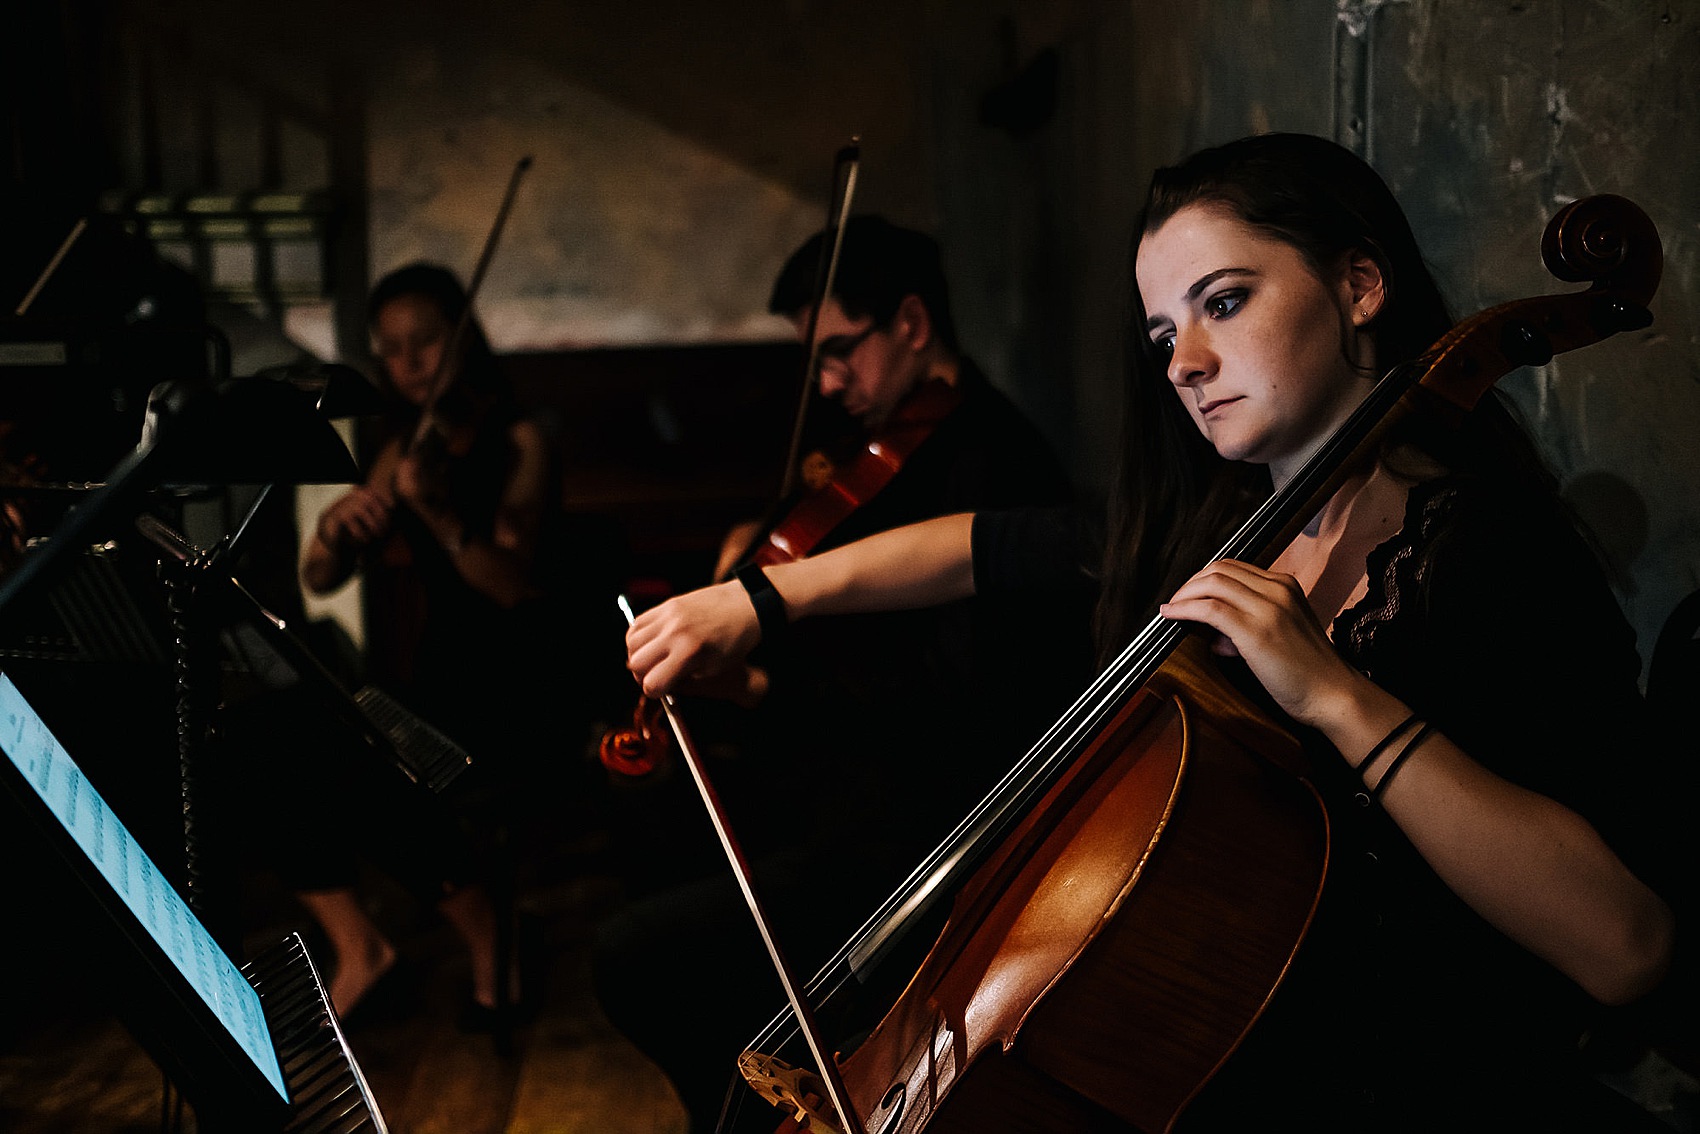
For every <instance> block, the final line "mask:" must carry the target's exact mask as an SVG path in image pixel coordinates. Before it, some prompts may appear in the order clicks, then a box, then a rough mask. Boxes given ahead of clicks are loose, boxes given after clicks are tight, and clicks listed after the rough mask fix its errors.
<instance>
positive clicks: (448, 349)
mask: <svg viewBox="0 0 1700 1134" xmlns="http://www.w3.org/2000/svg"><path fill="white" fill-rule="evenodd" d="M530 168H531V155H530V154H527V155H526V156H524V157H522V158H520V159H519V161H518V162H516V163H515V164H514V171H513V173H512V174H510V175H509V177H508V188H507V192H506V193H504V194H503V195H502V204H501V207H500V208H498V209H497V210H496V219H495V221H494V222H493V223H492V224H491V226H490V234H489V235H488V236H487V237H485V238H484V250H483V251H482V252H480V253H479V255H478V263H477V265H476V266H474V268H473V269H472V278H471V279H470V280H469V281H468V282H467V285H466V307H465V308H464V309H463V310H462V311H461V313H460V319H459V320H458V321H457V322H456V323H455V327H454V332H453V333H452V334H451V335H450V336H449V341H448V343H447V344H446V345H445V346H444V348H443V355H442V357H441V358H439V359H438V360H437V372H436V373H435V374H434V375H432V376H431V393H430V395H429V396H428V397H427V398H426V399H425V410H424V412H423V413H421V414H420V415H419V425H418V426H417V427H416V428H415V429H414V431H413V440H412V441H411V442H410V443H409V444H408V449H409V451H411V450H413V449H416V448H418V447H419V443H420V442H421V441H423V440H424V439H425V434H426V433H427V432H429V431H430V429H431V411H432V410H434V409H435V408H436V406H437V399H438V398H440V397H441V396H442V394H443V388H444V387H445V386H446V385H448V376H449V375H450V374H451V373H453V370H454V362H453V360H454V359H456V358H457V357H458V356H459V354H460V344H461V340H462V339H463V338H464V337H465V335H466V327H467V324H468V323H470V322H471V321H472V303H473V300H475V299H477V298H478V289H479V288H480V287H481V286H483V283H484V273H485V271H486V270H488V268H489V267H490V260H491V258H492V257H494V256H495V254H496V241H497V240H499V239H500V238H501V235H502V228H503V227H504V226H505V225H506V224H507V223H508V212H509V211H510V210H511V209H512V208H513V204H514V194H515V193H517V192H519V179H520V178H521V177H522V176H523V175H524V174H525V171H526V170H528V169H530Z"/></svg>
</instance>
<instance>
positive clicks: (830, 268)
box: [779, 134, 862, 502]
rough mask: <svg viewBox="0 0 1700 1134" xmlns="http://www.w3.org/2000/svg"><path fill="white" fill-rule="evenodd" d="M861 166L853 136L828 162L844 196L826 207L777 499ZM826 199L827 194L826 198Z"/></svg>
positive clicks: (792, 471) (784, 485) (791, 483)
mask: <svg viewBox="0 0 1700 1134" xmlns="http://www.w3.org/2000/svg"><path fill="white" fill-rule="evenodd" d="M861 167H862V136H861V135H860V134H856V135H853V136H852V137H851V138H850V143H849V145H846V146H843V147H841V148H840V149H839V151H838V153H837V154H836V155H835V156H834V157H833V159H832V193H836V192H837V191H838V181H839V171H840V170H843V171H844V173H843V178H844V196H843V198H842V199H841V200H840V201H838V202H837V203H836V205H835V203H834V202H833V201H832V200H831V199H829V200H828V201H827V208H826V223H827V227H828V228H829V229H830V230H831V232H832V250H831V253H830V254H828V252H827V248H826V245H825V244H824V243H823V244H822V245H821V261H820V264H819V265H817V266H816V269H815V301H814V302H813V303H812V304H810V305H809V325H808V331H807V333H806V335H805V337H804V341H805V342H807V343H808V344H809V354H808V361H807V362H806V363H805V364H804V366H803V388H802V390H801V391H800V392H799V394H798V397H797V414H796V417H795V418H793V420H792V423H791V447H790V449H789V450H788V451H787V453H786V455H785V473H784V476H783V478H782V479H781V480H780V483H779V499H780V501H781V502H783V501H784V500H786V499H788V498H789V497H790V495H791V493H792V490H794V489H795V488H796V487H797V461H798V459H799V456H800V454H801V450H802V447H803V421H804V419H805V418H807V416H808V412H809V395H810V394H811V393H812V392H813V390H814V385H815V364H816V363H817V362H818V361H819V360H820V348H819V346H818V345H816V343H815V328H816V327H817V326H819V325H820V309H821V307H822V306H823V305H825V303H826V301H827V298H828V297H829V296H831V295H832V285H833V282H834V281H835V280H836V279H837V278H838V257H839V253H840V252H841V251H842V250H843V248H844V224H845V222H846V221H848V220H849V219H850V202H851V201H852V200H853V199H854V198H855V196H856V180H857V175H858V173H859V172H860V170H861ZM829 198H830V195H829Z"/></svg>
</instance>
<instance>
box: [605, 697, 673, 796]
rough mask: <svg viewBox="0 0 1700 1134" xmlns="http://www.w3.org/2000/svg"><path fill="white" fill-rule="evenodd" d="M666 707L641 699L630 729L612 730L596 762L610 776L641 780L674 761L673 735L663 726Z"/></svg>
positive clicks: (652, 699) (606, 736)
mask: <svg viewBox="0 0 1700 1134" xmlns="http://www.w3.org/2000/svg"><path fill="white" fill-rule="evenodd" d="M664 714H665V707H664V706H663V705H662V703H661V701H660V700H659V699H658V698H654V697H650V696H648V695H647V694H646V695H642V696H639V697H638V703H637V707H636V708H634V709H633V710H632V723H631V725H630V727H627V728H614V729H609V730H608V731H607V732H606V733H604V734H603V735H602V741H601V743H600V744H599V745H597V752H596V754H597V758H598V759H600V760H601V761H602V766H603V767H605V768H607V769H608V770H609V771H610V772H616V773H618V774H619V775H622V776H629V777H632V778H638V777H642V776H647V775H650V774H651V773H653V772H654V771H655V770H656V769H657V768H660V767H663V766H664V765H665V764H667V762H668V761H669V760H670V759H671V754H672V748H671V740H670V734H669V733H668V731H667V729H666V727H665V725H664V723H663V720H662V718H663V716H664Z"/></svg>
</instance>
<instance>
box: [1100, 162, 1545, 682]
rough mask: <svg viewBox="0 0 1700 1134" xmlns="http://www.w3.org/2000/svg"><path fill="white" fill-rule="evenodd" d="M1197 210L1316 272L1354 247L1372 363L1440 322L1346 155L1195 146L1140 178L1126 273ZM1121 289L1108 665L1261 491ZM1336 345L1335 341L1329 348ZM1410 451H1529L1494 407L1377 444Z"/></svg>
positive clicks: (1396, 211)
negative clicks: (1214, 443) (1365, 260)
mask: <svg viewBox="0 0 1700 1134" xmlns="http://www.w3.org/2000/svg"><path fill="white" fill-rule="evenodd" d="M1199 203H1209V204H1212V205H1217V206H1220V207H1223V208H1226V209H1227V210H1229V211H1230V212H1231V213H1232V214H1233V215H1234V216H1236V217H1238V218H1239V219H1240V220H1241V221H1243V222H1244V223H1246V224H1248V225H1250V226H1252V227H1254V228H1256V229H1259V230H1260V231H1262V232H1264V233H1265V234H1267V235H1269V236H1271V237H1273V238H1275V239H1277V240H1280V241H1282V242H1283V243H1285V244H1287V245H1289V246H1291V247H1292V248H1294V249H1296V250H1297V251H1298V252H1299V253H1300V254H1301V255H1302V256H1304V258H1305V259H1306V261H1307V262H1308V263H1309V264H1310V265H1311V267H1312V269H1313V270H1315V271H1316V272H1317V273H1318V275H1323V276H1326V275H1327V274H1328V273H1330V272H1332V271H1334V270H1335V269H1336V268H1337V267H1338V266H1339V265H1340V264H1341V263H1342V262H1343V259H1344V258H1345V257H1346V256H1348V255H1351V254H1354V253H1362V254H1367V255H1368V256H1370V257H1371V258H1373V259H1374V260H1375V261H1376V263H1377V264H1378V265H1379V266H1380V268H1381V273H1382V279H1383V281H1384V286H1385V289H1386V298H1385V300H1384V301H1383V303H1382V306H1381V308H1380V310H1378V311H1377V312H1376V314H1375V317H1374V319H1373V321H1372V323H1371V324H1370V325H1369V326H1370V329H1371V330H1373V332H1374V333H1375V344H1376V360H1377V365H1378V366H1380V367H1383V368H1391V367H1393V366H1397V365H1399V364H1401V363H1404V362H1408V361H1410V360H1411V359H1413V358H1415V357H1417V356H1418V355H1420V354H1422V353H1423V352H1424V351H1425V350H1426V349H1427V348H1428V347H1429V346H1430V345H1432V344H1433V343H1434V341H1435V340H1436V339H1438V338H1439V337H1440V336H1441V335H1442V334H1444V333H1445V332H1446V330H1447V329H1448V328H1450V327H1451V326H1452V322H1453V320H1452V316H1451V314H1450V313H1449V312H1448V310H1447V305H1446V302H1445V300H1444V298H1443V297H1442V295H1441V293H1440V288H1439V286H1438V285H1437V284H1436V283H1435V280H1434V277H1433V275H1432V274H1431V273H1430V271H1429V269H1428V266H1427V264H1426V263H1425V262H1424V260H1423V256H1422V252H1421V250H1420V249H1419V248H1418V246H1417V241H1416V237H1415V236H1414V235H1413V233H1412V231H1411V226H1410V222H1409V221H1408V220H1407V219H1406V217H1405V213H1404V210H1403V209H1401V208H1400V206H1399V202H1398V201H1397V199H1396V198H1395V197H1394V196H1393V193H1392V191H1391V190H1390V189H1389V188H1388V187H1387V184H1386V183H1385V182H1384V181H1383V180H1382V179H1381V177H1380V175H1379V174H1377V173H1376V172H1375V170H1374V169H1372V168H1370V166H1369V165H1368V164H1367V163H1366V162H1364V161H1363V160H1362V159H1361V158H1359V157H1358V156H1357V155H1356V154H1354V153H1352V152H1351V151H1350V150H1347V149H1345V148H1344V147H1342V146H1339V145H1337V144H1335V143H1334V142H1331V141H1328V140H1327V139H1324V138H1318V137H1314V136H1311V135H1307V134H1259V135H1254V136H1251V137H1247V138H1241V139H1239V140H1238V141H1234V142H1229V143H1227V144H1226V145H1222V146H1217V147H1214V148H1211V149H1206V150H1201V151H1199V152H1198V153H1196V154H1194V155H1192V156H1191V157H1189V158H1187V159H1186V160H1184V161H1182V162H1180V163H1179V164H1177V165H1173V166H1167V167H1164V168H1161V169H1159V170H1157V171H1156V173H1155V174H1153V176H1152V179H1151V188H1150V192H1149V194H1148V195H1147V198H1146V202H1145V206H1144V208H1143V210H1142V211H1141V213H1140V215H1139V218H1138V221H1137V223H1136V225H1135V227H1134V233H1135V236H1134V242H1133V248H1132V251H1131V254H1130V257H1129V273H1130V277H1131V274H1132V270H1133V264H1134V261H1135V259H1136V258H1137V256H1138V252H1139V246H1140V243H1141V242H1142V241H1143V240H1144V238H1145V237H1146V236H1148V235H1150V234H1151V233H1153V232H1155V231H1156V230H1157V229H1158V228H1160V227H1161V226H1162V225H1163V224H1164V222H1166V221H1167V220H1169V219H1170V218H1171V217H1173V216H1174V215H1175V214H1176V213H1178V212H1179V211H1181V210H1182V209H1184V208H1186V207H1187V206H1189V205H1194V204H1199ZM1131 290H1132V307H1133V310H1132V318H1131V320H1130V323H1129V330H1130V335H1131V338H1132V344H1131V347H1130V350H1129V352H1128V353H1129V359H1130V376H1129V384H1128V389H1127V397H1126V400H1125V404H1124V422H1123V436H1124V447H1123V450H1122V453H1121V462H1120V467H1119V469H1118V471H1117V474H1116V477H1115V480H1114V481H1113V482H1112V485H1111V492H1110V501H1109V516H1108V523H1107V528H1106V534H1107V539H1106V543H1105V558H1104V563H1103V568H1102V570H1103V574H1102V589H1101V592H1100V600H1099V605H1098V612H1097V616H1096V623H1095V627H1094V629H1095V633H1096V635H1097V640H1098V650H1099V655H1100V658H1101V660H1107V659H1108V658H1109V657H1110V656H1113V654H1114V653H1115V652H1116V651H1117V650H1118V649H1119V648H1120V647H1121V646H1122V645H1124V644H1125V643H1126V642H1127V641H1128V640H1129V639H1130V638H1131V637H1132V634H1133V632H1134V630H1135V629H1136V628H1137V627H1138V626H1139V625H1141V624H1142V623H1143V622H1144V621H1145V620H1147V619H1149V618H1150V617H1151V615H1152V614H1153V613H1154V611H1155V608H1156V605H1157V603H1158V602H1159V601H1161V600H1162V599H1163V598H1165V597H1167V596H1168V595H1169V594H1170V593H1172V592H1173V591H1174V590H1175V588H1176V587H1178V586H1179V585H1180V584H1181V583H1182V582H1184V581H1185V580H1186V579H1187V578H1188V577H1190V576H1191V575H1192V574H1193V573H1194V572H1195V571H1197V570H1198V569H1199V568H1200V567H1202V566H1204V564H1205V562H1206V561H1207V560H1208V558H1209V556H1210V555H1211V554H1212V553H1213V552H1215V551H1216V550H1217V549H1218V548H1219V547H1220V545H1221V543H1222V541H1223V540H1224V539H1225V538H1226V537H1227V535H1228V534H1229V533H1230V532H1231V531H1232V530H1233V528H1234V526H1235V525H1236V524H1238V523H1239V522H1241V521H1242V520H1243V519H1244V518H1245V517H1246V516H1247V515H1249V514H1250V512H1251V511H1252V509H1254V508H1255V507H1256V506H1257V504H1258V503H1260V502H1261V501H1262V500H1263V499H1264V498H1265V497H1267V495H1268V493H1269V491H1270V484H1269V478H1268V472H1267V470H1266V469H1265V468H1264V467H1262V466H1260V465H1247V464H1244V463H1240V462H1232V461H1226V460H1223V459H1222V458H1221V457H1220V456H1218V455H1217V454H1216V451H1215V450H1214V449H1213V448H1212V447H1211V445H1210V443H1209V442H1208V441H1206V440H1205V439H1204V437H1203V435H1202V434H1200V432H1199V431H1198V428H1197V427H1196V426H1195V425H1194V424H1193V423H1192V420H1191V419H1190V418H1189V417H1188V416H1187V413H1186V409H1185V407H1184V406H1183V405H1182V404H1181V400H1180V399H1179V398H1178V397H1176V396H1175V391H1174V388H1173V386H1172V385H1171V384H1170V382H1169V379H1168V375H1167V360H1166V359H1164V358H1163V357H1162V356H1160V355H1159V354H1158V353H1157V351H1156V350H1155V348H1154V347H1153V346H1152V344H1151V342H1150V340H1149V339H1148V337H1147V336H1146V334H1145V332H1144V327H1145V306H1144V302H1143V301H1142V300H1141V298H1140V296H1139V294H1138V288H1137V287H1134V288H1132V289H1131ZM1345 349H1346V347H1345V343H1344V341H1342V343H1341V350H1342V352H1344V351H1345ZM1398 442H1404V443H1414V444H1416V445H1418V446H1419V447H1421V448H1422V449H1424V450H1425V451H1428V452H1430V453H1431V454H1432V455H1433V456H1435V457H1436V458H1437V459H1438V460H1440V461H1441V463H1443V464H1445V465H1446V466H1448V467H1449V468H1472V469H1473V468H1480V467H1482V466H1483V465H1484V460H1483V459H1482V458H1483V457H1484V455H1486V454H1494V455H1492V456H1487V457H1486V459H1485V463H1486V464H1491V465H1493V466H1495V467H1500V466H1505V465H1508V464H1509V465H1511V466H1516V467H1522V466H1524V465H1525V464H1527V465H1528V466H1529V467H1531V468H1538V467H1539V461H1538V459H1537V458H1536V457H1535V454H1534V449H1533V446H1532V445H1531V444H1530V443H1529V441H1528V438H1527V436H1526V435H1525V434H1524V433H1523V432H1522V430H1521V429H1520V428H1519V427H1518V426H1517V425H1516V423H1515V422H1514V421H1513V420H1512V418H1511V417H1510V415H1509V413H1508V412H1507V410H1506V407H1505V406H1504V405H1503V404H1501V403H1500V402H1498V401H1497V400H1496V399H1493V398H1490V399H1487V400H1486V401H1484V403H1483V405H1482V407H1481V408H1480V409H1478V411H1477V413H1476V414H1473V415H1471V420H1470V425H1469V426H1468V428H1467V430H1466V431H1465V432H1463V433H1460V434H1458V435H1445V434H1443V433H1442V432H1441V431H1440V430H1439V429H1438V428H1437V427H1435V426H1434V425H1433V424H1431V423H1424V422H1412V423H1410V424H1408V425H1405V426H1404V427H1402V428H1401V429H1400V430H1399V431H1397V437H1396V438H1394V439H1392V440H1390V442H1389V444H1393V443H1398Z"/></svg>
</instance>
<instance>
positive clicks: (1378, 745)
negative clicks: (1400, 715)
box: [1358, 713, 1417, 779]
mask: <svg viewBox="0 0 1700 1134" xmlns="http://www.w3.org/2000/svg"><path fill="white" fill-rule="evenodd" d="M1416 720H1417V714H1415V713H1412V714H1411V715H1410V716H1408V717H1406V718H1405V719H1404V720H1402V721H1400V722H1399V723H1398V724H1396V725H1394V726H1393V727H1392V728H1390V729H1388V730H1387V735H1386V736H1384V737H1382V738H1381V739H1380V740H1378V741H1376V742H1375V747H1374V748H1371V749H1370V750H1369V755H1368V756H1365V757H1364V758H1363V759H1362V760H1359V761H1358V778H1359V779H1363V776H1364V773H1365V772H1368V771H1369V766H1370V765H1371V764H1373V763H1375V762H1376V761H1377V760H1379V759H1381V754H1382V753H1384V752H1386V751H1387V748H1388V746H1389V745H1391V744H1392V743H1393V742H1394V741H1395V740H1397V739H1399V736H1400V734H1401V733H1403V732H1404V731H1405V730H1406V729H1408V728H1410V727H1411V726H1412V725H1413V724H1415V723H1416Z"/></svg>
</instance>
